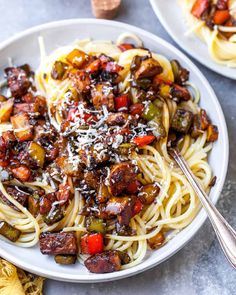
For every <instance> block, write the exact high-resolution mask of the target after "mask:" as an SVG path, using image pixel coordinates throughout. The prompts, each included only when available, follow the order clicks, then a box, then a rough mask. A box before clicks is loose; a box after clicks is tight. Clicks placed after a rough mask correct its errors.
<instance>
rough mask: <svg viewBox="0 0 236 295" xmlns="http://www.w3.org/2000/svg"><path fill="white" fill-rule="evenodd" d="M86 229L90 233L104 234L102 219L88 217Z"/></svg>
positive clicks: (104, 228) (104, 227)
mask: <svg viewBox="0 0 236 295" xmlns="http://www.w3.org/2000/svg"><path fill="white" fill-rule="evenodd" d="M86 229H87V230H88V231H90V232H97V233H103V234H104V233H105V232H106V224H105V223H104V222H103V219H100V218H96V217H94V216H89V217H88V218H87V219H86Z"/></svg>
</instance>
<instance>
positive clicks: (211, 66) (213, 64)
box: [149, 0, 236, 80]
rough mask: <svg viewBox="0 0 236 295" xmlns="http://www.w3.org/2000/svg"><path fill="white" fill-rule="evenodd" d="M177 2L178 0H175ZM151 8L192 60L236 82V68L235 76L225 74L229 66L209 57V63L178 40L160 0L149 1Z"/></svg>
mask: <svg viewBox="0 0 236 295" xmlns="http://www.w3.org/2000/svg"><path fill="white" fill-rule="evenodd" d="M175 1H177V0H175ZM149 2H150V4H151V7H152V9H153V11H154V13H155V15H156V16H157V18H158V20H159V21H160V23H161V25H162V26H163V28H164V29H165V30H166V32H167V33H168V34H169V36H170V37H171V38H172V39H173V40H174V42H175V43H176V44H178V45H179V46H180V47H181V49H182V50H183V51H184V52H186V53H187V54H189V55H190V56H191V57H192V58H194V59H195V60H197V61H198V62H200V63H201V64H202V65H203V66H204V67H206V68H208V69H210V70H212V71H213V72H215V73H217V74H219V75H221V76H223V77H225V78H230V79H232V80H236V68H235V75H234V76H233V75H231V74H229V73H227V72H226V73H223V72H222V69H224V68H226V69H227V68H228V67H227V66H220V65H219V64H218V63H217V62H214V61H213V60H212V58H211V57H210V55H209V59H210V63H209V61H207V59H205V58H204V57H202V56H201V55H200V56H199V55H198V54H196V53H194V51H193V50H192V49H190V48H189V46H186V44H185V43H184V41H181V39H178V37H177V35H176V34H175V33H174V31H173V30H172V29H171V27H170V26H169V25H168V22H167V21H166V20H165V17H164V15H163V14H162V13H161V10H160V9H159V8H158V7H159V6H158V0H149ZM196 38H197V39H198V40H199V42H201V43H203V41H201V40H200V39H199V38H198V37H197V36H196ZM203 44H204V45H206V44H205V43H203ZM206 51H208V48H207V46H206Z"/></svg>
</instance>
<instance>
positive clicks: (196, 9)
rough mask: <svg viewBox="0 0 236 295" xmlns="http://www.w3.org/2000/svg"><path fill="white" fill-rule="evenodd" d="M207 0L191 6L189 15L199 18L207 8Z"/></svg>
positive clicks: (200, 0)
mask: <svg viewBox="0 0 236 295" xmlns="http://www.w3.org/2000/svg"><path fill="white" fill-rule="evenodd" d="M209 4H210V3H209V0H197V1H195V3H194V4H193V7H192V10H191V13H192V15H194V16H195V17H197V18H200V17H201V16H202V14H203V13H204V12H205V11H206V10H207V9H208V7H209Z"/></svg>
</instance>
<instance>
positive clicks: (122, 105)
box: [114, 94, 131, 112]
mask: <svg viewBox="0 0 236 295" xmlns="http://www.w3.org/2000/svg"><path fill="white" fill-rule="evenodd" d="M114 102H115V110H116V111H117V112H127V111H128V109H129V105H130V103H131V101H130V98H129V97H128V95H127V94H123V95H120V96H117V97H115V99H114Z"/></svg>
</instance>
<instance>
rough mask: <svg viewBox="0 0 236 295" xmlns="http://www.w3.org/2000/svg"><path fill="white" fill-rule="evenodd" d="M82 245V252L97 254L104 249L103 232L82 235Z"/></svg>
mask: <svg viewBox="0 0 236 295" xmlns="http://www.w3.org/2000/svg"><path fill="white" fill-rule="evenodd" d="M80 247H81V253H82V254H90V255H93V254H97V253H102V252H103V250H104V242H103V235H102V234H101V233H94V234H85V235H84V236H82V237H81V240H80Z"/></svg>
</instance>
